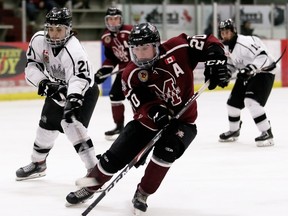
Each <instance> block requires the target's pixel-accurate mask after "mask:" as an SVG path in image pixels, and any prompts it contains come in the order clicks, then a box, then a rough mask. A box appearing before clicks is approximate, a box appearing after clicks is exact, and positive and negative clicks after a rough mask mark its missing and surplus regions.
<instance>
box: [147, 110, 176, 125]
mask: <svg viewBox="0 0 288 216" xmlns="http://www.w3.org/2000/svg"><path fill="white" fill-rule="evenodd" d="M148 116H149V117H150V118H151V119H153V121H154V123H155V124H156V126H157V127H158V128H164V127H166V126H167V125H168V124H169V122H170V120H171V116H170V115H169V111H168V109H167V108H165V107H162V106H153V107H151V108H150V110H149V112H148Z"/></svg>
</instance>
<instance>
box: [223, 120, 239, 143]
mask: <svg viewBox="0 0 288 216" xmlns="http://www.w3.org/2000/svg"><path fill="white" fill-rule="evenodd" d="M241 125H242V122H240V127H239V129H238V130H236V131H227V132H225V133H222V134H220V135H219V142H235V141H237V140H238V137H239V136H240V129H241Z"/></svg>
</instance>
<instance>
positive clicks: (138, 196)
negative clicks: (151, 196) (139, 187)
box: [135, 191, 148, 204]
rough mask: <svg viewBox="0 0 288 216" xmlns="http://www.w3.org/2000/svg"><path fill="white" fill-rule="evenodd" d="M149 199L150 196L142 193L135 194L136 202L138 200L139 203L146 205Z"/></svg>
mask: <svg viewBox="0 0 288 216" xmlns="http://www.w3.org/2000/svg"><path fill="white" fill-rule="evenodd" d="M147 197H148V196H146V195H143V194H142V193H140V191H137V192H136V194H135V200H137V201H138V202H141V203H144V204H146V201H147Z"/></svg>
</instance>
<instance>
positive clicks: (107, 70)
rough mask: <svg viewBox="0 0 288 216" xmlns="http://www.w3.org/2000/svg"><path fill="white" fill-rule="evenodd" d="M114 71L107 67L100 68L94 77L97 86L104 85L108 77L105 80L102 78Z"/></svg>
mask: <svg viewBox="0 0 288 216" xmlns="http://www.w3.org/2000/svg"><path fill="white" fill-rule="evenodd" d="M112 71H113V68H106V67H103V68H100V69H99V70H98V71H97V72H96V74H95V76H94V79H95V82H96V83H97V84H101V83H103V82H104V81H105V80H106V79H107V77H105V78H101V77H103V76H104V75H107V74H110V73H111V72H112Z"/></svg>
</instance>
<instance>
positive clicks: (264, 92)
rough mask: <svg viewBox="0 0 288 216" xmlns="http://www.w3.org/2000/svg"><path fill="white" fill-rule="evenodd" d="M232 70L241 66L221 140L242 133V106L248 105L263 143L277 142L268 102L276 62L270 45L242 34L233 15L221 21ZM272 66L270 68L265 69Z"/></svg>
mask: <svg viewBox="0 0 288 216" xmlns="http://www.w3.org/2000/svg"><path fill="white" fill-rule="evenodd" d="M219 34H220V37H221V39H222V41H223V44H224V45H225V51H226V55H227V57H228V63H229V64H228V65H232V67H231V70H233V69H234V71H235V69H238V68H240V70H237V71H239V72H238V74H237V79H236V81H235V85H234V86H233V89H232V91H231V94H230V96H229V98H228V101H227V110H228V120H229V131H227V132H225V133H222V134H220V136H219V137H220V139H219V141H220V142H233V141H236V140H237V139H238V137H239V135H240V128H241V124H242V121H241V118H240V114H241V110H242V109H243V108H244V107H247V108H248V110H249V111H250V114H251V116H252V118H253V120H254V122H255V124H256V126H257V128H258V130H259V131H260V132H261V135H260V136H258V137H256V138H255V141H256V145H257V146H259V147H263V146H272V145H274V141H273V134H272V131H271V125H270V121H269V120H268V118H267V116H266V112H265V109H264V106H265V104H266V102H267V100H268V97H269V95H270V92H271V89H272V87H273V83H274V78H275V70H274V69H275V63H274V60H273V58H272V57H271V55H270V54H269V52H268V50H267V48H266V46H265V45H264V44H263V42H262V41H261V40H260V39H259V38H258V37H256V36H244V35H241V34H238V33H237V31H236V28H235V25H234V22H233V20H232V19H227V20H224V21H222V22H220V24H219ZM267 66H268V69H267V68H266V69H264V68H265V67H267ZM271 66H272V67H271Z"/></svg>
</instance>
